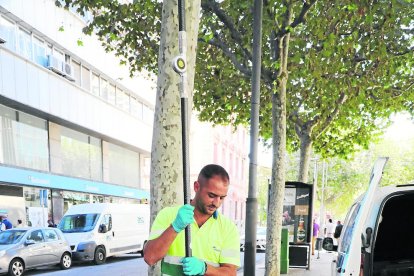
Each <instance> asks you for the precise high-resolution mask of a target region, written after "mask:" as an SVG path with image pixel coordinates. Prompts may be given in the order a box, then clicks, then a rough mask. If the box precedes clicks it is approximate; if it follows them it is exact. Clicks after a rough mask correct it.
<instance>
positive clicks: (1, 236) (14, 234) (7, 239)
mask: <svg viewBox="0 0 414 276" xmlns="http://www.w3.org/2000/svg"><path fill="white" fill-rule="evenodd" d="M26 231H27V230H15V229H13V230H10V231H1V232H0V245H7V244H16V243H18V242H19V241H20V240H21V239H22V237H23V236H24V235H25V234H26Z"/></svg>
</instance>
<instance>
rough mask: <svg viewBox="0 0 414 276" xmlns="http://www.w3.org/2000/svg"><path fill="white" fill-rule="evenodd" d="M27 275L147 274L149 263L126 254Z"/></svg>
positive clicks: (261, 256)
mask: <svg viewBox="0 0 414 276" xmlns="http://www.w3.org/2000/svg"><path fill="white" fill-rule="evenodd" d="M243 257H244V253H243V252H240V260H241V264H242V265H243ZM264 257H265V254H264V252H257V254H256V263H257V262H259V261H260V260H262V259H264ZM25 275H27V276H30V275H76V276H90V275H102V276H105V275H108V276H113V275H117V276H126V275H134V276H141V275H145V276H146V275H147V264H146V263H145V262H144V259H143V258H142V257H141V255H140V254H125V255H122V256H119V257H113V258H108V259H107V261H106V263H105V264H103V265H93V264H92V263H91V262H87V263H74V264H73V266H72V267H71V268H70V269H68V270H60V268H59V267H58V266H46V267H41V268H37V269H33V270H28V271H27V273H25Z"/></svg>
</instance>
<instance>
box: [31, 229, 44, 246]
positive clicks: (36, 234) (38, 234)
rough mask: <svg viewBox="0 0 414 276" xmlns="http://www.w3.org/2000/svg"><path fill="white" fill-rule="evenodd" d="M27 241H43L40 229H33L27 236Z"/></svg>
mask: <svg viewBox="0 0 414 276" xmlns="http://www.w3.org/2000/svg"><path fill="white" fill-rule="evenodd" d="M27 240H28V241H34V242H35V243H41V242H44V241H45V240H44V238H43V233H42V230H34V231H32V232H31V233H30V234H29V236H28V237H27Z"/></svg>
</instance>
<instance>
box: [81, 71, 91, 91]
mask: <svg viewBox="0 0 414 276" xmlns="http://www.w3.org/2000/svg"><path fill="white" fill-rule="evenodd" d="M82 88H84V89H86V90H88V91H89V90H90V89H91V71H90V70H89V69H88V68H86V67H84V66H82Z"/></svg>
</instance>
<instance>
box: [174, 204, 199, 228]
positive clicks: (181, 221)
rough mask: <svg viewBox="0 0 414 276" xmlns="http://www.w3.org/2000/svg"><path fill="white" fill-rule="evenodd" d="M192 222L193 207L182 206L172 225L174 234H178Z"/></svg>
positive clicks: (188, 205)
mask: <svg viewBox="0 0 414 276" xmlns="http://www.w3.org/2000/svg"><path fill="white" fill-rule="evenodd" d="M193 220H194V207H193V206H191V205H190V204H186V205H184V206H182V207H181V208H180V209H179V210H178V214H177V216H176V217H175V220H174V221H173V223H172V227H173V228H174V230H175V232H177V233H180V232H181V231H182V230H184V228H185V227H186V226H187V225H189V224H190V223H192V222H193Z"/></svg>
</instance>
